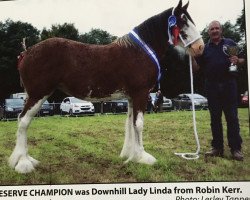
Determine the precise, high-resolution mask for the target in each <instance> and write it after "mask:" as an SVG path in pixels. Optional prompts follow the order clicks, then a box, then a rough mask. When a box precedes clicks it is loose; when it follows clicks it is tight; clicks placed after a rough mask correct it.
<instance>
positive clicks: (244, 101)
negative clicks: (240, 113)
mask: <svg viewBox="0 0 250 200" xmlns="http://www.w3.org/2000/svg"><path fill="white" fill-rule="evenodd" d="M241 105H242V106H243V107H248V106H249V96H248V91H246V92H245V93H244V94H243V95H242V96H241Z"/></svg>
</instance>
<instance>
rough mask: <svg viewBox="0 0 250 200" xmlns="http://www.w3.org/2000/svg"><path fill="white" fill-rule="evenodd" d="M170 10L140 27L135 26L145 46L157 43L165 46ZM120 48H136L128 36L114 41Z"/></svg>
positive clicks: (148, 20)
mask: <svg viewBox="0 0 250 200" xmlns="http://www.w3.org/2000/svg"><path fill="white" fill-rule="evenodd" d="M171 11H172V9H168V10H166V11H163V12H162V13H160V14H158V15H155V16H152V17H150V18H149V19H147V20H146V21H144V22H142V23H141V24H140V25H138V26H136V27H135V29H136V30H137V32H138V34H139V36H140V37H141V38H142V40H143V41H144V42H146V43H147V44H157V43H159V41H161V43H163V45H166V42H167V41H168V34H167V28H168V27H167V26H168V22H167V21H168V16H170V15H171ZM114 42H115V43H117V44H118V45H121V46H137V45H136V44H135V43H134V42H133V40H131V39H130V37H129V36H128V34H126V35H124V36H122V37H120V38H118V39H117V40H115V41H114Z"/></svg>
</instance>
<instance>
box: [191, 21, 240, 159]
mask: <svg viewBox="0 0 250 200" xmlns="http://www.w3.org/2000/svg"><path fill="white" fill-rule="evenodd" d="M208 34H209V37H210V40H209V41H208V43H207V44H206V45H205V48H204V52H203V55H202V56H201V57H199V58H197V59H196V61H197V64H198V65H199V66H200V67H201V69H202V71H203V72H204V75H205V91H206V94H207V98H208V107H209V112H210V118H211V131H212V142H211V146H212V149H211V151H209V152H207V153H206V154H205V156H221V157H223V155H224V141H223V128H222V113H223V112H224V115H225V118H226V122H227V139H228V145H229V148H230V149H231V154H232V157H233V159H235V160H238V161H242V160H243V154H242V151H241V145H242V138H241V136H240V127H239V119H238V111H237V107H238V97H237V95H238V92H237V80H236V79H237V78H236V75H235V74H236V72H233V73H232V72H230V71H229V67H230V65H231V63H233V64H235V65H237V66H240V65H241V64H243V63H244V59H243V58H240V56H237V55H235V56H228V55H227V54H225V52H224V51H223V48H225V47H226V45H228V46H236V43H235V42H234V41H233V40H232V39H229V38H224V37H223V36H222V26H221V24H220V22H218V21H212V22H211V23H210V24H209V27H208Z"/></svg>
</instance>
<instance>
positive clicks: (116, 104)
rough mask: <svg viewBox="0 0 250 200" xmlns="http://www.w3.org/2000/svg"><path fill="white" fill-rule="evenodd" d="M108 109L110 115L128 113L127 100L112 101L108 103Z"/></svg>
mask: <svg viewBox="0 0 250 200" xmlns="http://www.w3.org/2000/svg"><path fill="white" fill-rule="evenodd" d="M110 109H111V112H112V113H121V112H127V111H128V100H126V99H120V100H112V101H110Z"/></svg>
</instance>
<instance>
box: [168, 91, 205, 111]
mask: <svg viewBox="0 0 250 200" xmlns="http://www.w3.org/2000/svg"><path fill="white" fill-rule="evenodd" d="M193 98H194V106H195V109H196V110H201V109H207V108H208V103H207V98H206V97H204V96H202V95H200V94H194V96H193ZM172 103H173V108H174V110H192V101H191V94H188V93H187V94H179V95H178V96H177V97H176V98H174V99H172Z"/></svg>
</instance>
